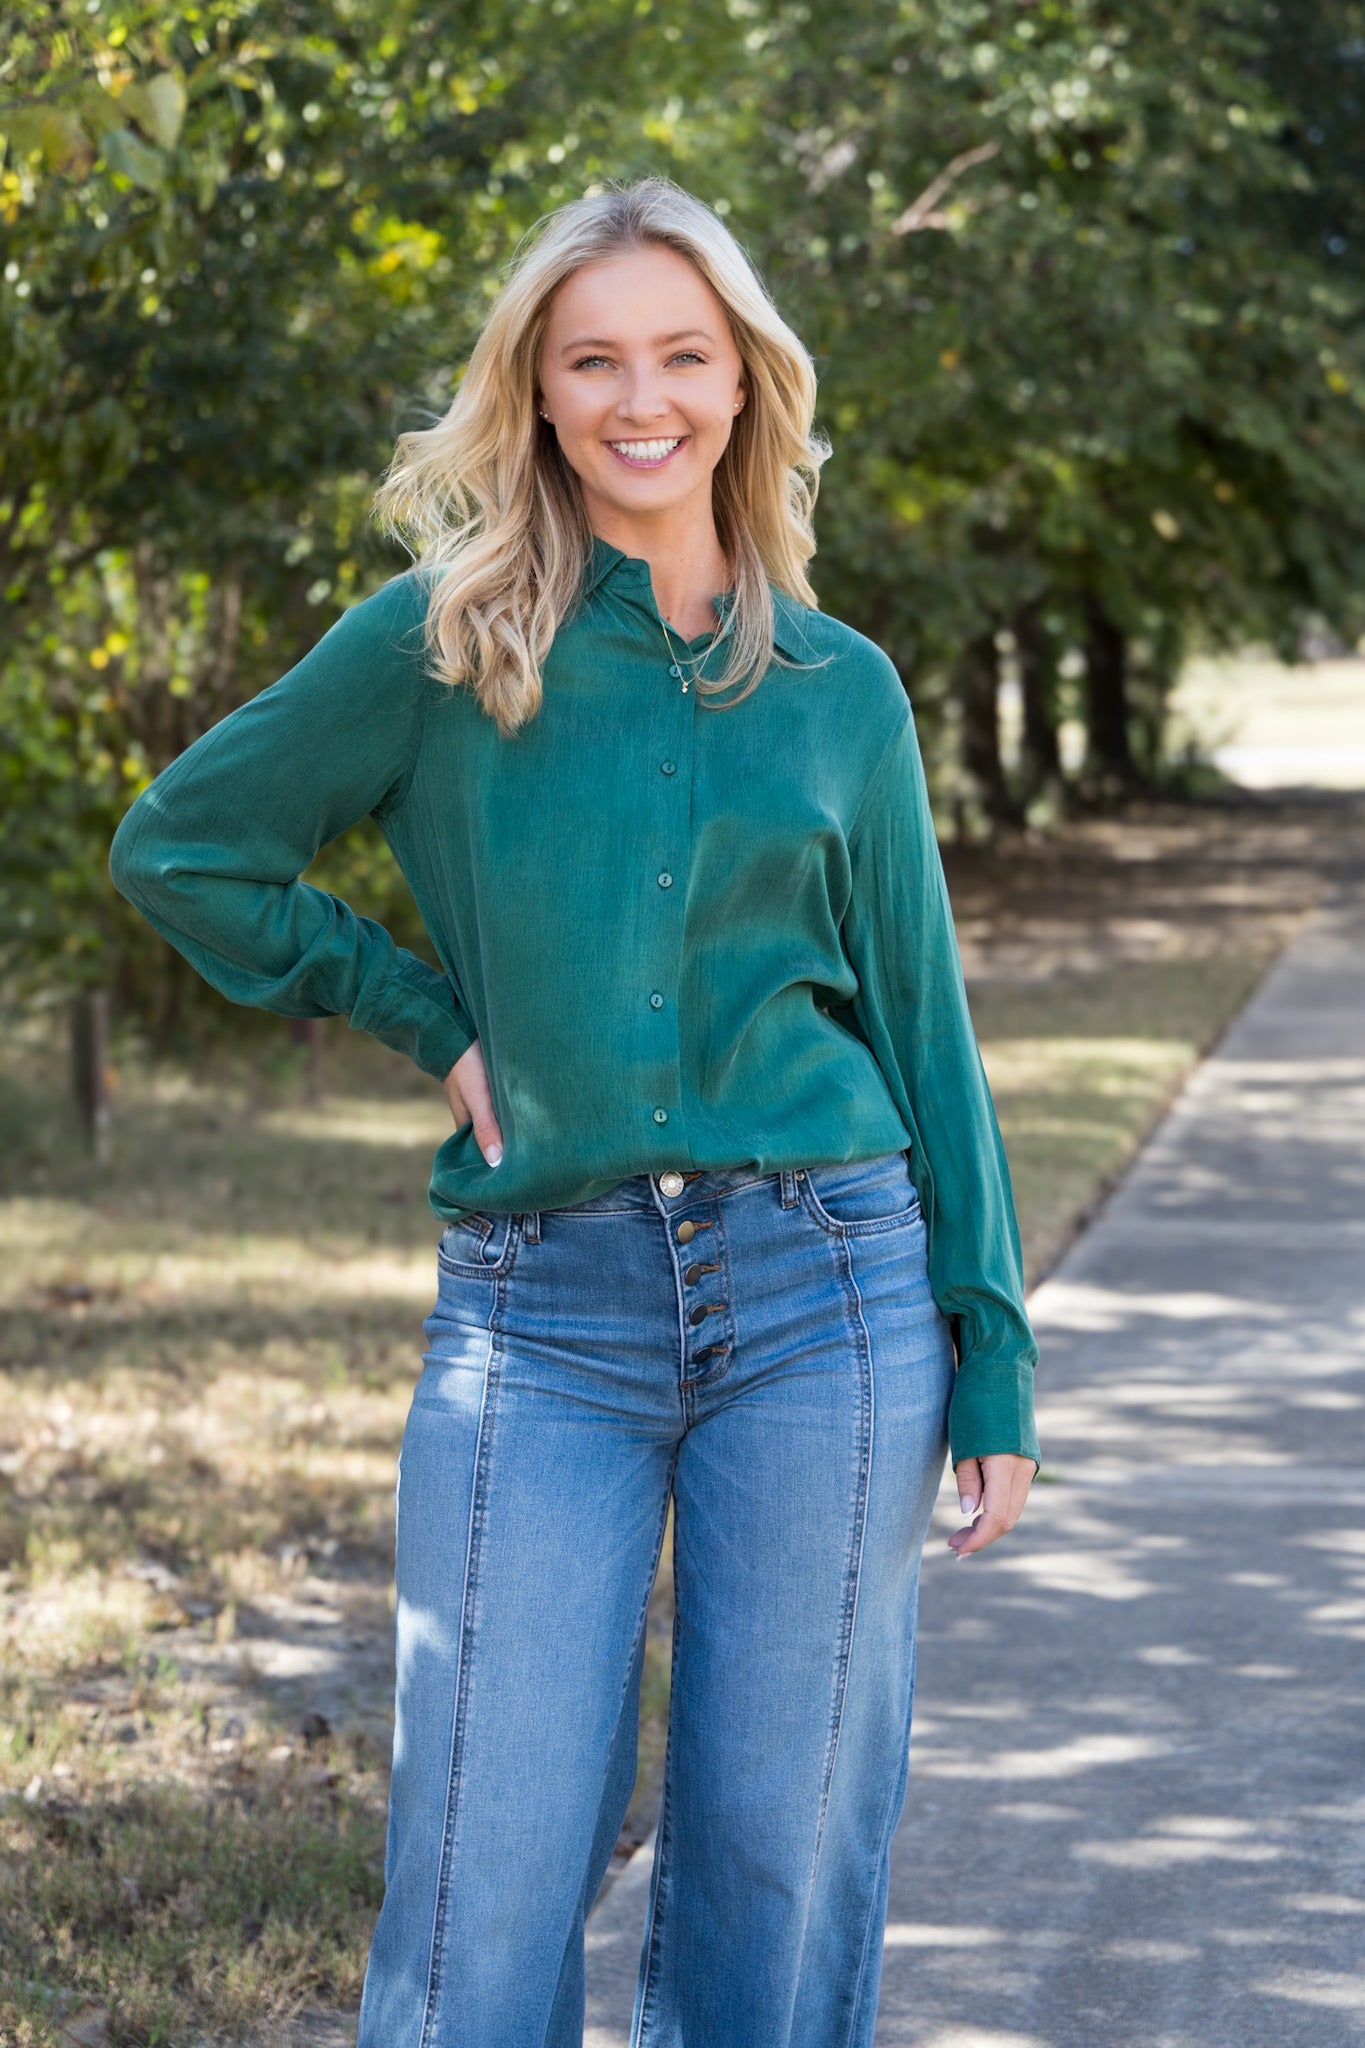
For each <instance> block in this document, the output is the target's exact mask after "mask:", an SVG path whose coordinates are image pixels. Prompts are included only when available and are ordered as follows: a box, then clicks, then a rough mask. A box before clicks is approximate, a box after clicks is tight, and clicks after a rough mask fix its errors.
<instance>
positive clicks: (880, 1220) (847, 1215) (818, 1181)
mask: <svg viewBox="0 0 1365 2048" xmlns="http://www.w3.org/2000/svg"><path fill="white" fill-rule="evenodd" d="M797 1185H798V1186H799V1187H800V1188H801V1189H802V1200H803V1202H804V1203H805V1205H806V1207H807V1209H808V1210H809V1211H810V1213H811V1215H813V1216H814V1218H815V1220H816V1222H817V1223H819V1224H820V1225H821V1226H822V1227H823V1228H824V1229H826V1230H834V1231H838V1232H839V1233H840V1234H841V1235H842V1236H845V1237H856V1236H868V1235H870V1234H871V1233H872V1232H874V1231H879V1230H894V1229H896V1228H898V1227H901V1226H905V1225H909V1224H914V1223H919V1222H920V1221H921V1220H922V1218H921V1210H920V1203H919V1194H918V1192H917V1190H916V1188H915V1183H914V1181H913V1180H912V1179H911V1178H910V1162H909V1159H908V1158H907V1156H906V1154H905V1153H904V1152H891V1153H884V1154H883V1155H882V1156H881V1157H880V1158H877V1159H855V1160H851V1161H848V1162H847V1163H845V1164H843V1165H838V1166H808V1167H807V1168H806V1169H805V1171H804V1172H803V1174H802V1176H801V1179H800V1181H799V1182H798V1183H797Z"/></svg>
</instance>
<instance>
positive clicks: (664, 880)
mask: <svg viewBox="0 0 1365 2048" xmlns="http://www.w3.org/2000/svg"><path fill="white" fill-rule="evenodd" d="M659 887H660V888H661V889H671V888H672V887H673V877H672V875H670V874H669V872H668V869H667V868H665V869H664V870H663V872H662V874H661V875H660V876H659Z"/></svg>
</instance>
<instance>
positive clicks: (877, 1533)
mask: <svg viewBox="0 0 1365 2048" xmlns="http://www.w3.org/2000/svg"><path fill="white" fill-rule="evenodd" d="M814 406H815V382H814V376H813V372H812V368H811V363H810V359H809V357H808V355H807V353H806V351H805V350H804V348H803V347H802V345H801V343H800V342H799V340H798V339H797V337H796V336H795V334H793V332H792V331H791V329H790V328H789V327H788V326H787V325H786V323H785V322H784V321H783V320H782V318H781V317H780V316H779V314H778V312H777V311H776V309H775V307H774V305H773V303H772V301H771V299H770V297H769V296H768V294H767V292H766V290H765V289H764V287H763V285H762V284H761V282H760V281H759V279H758V277H757V276H756V275H755V273H754V270H753V269H752V267H751V266H750V264H749V262H748V260H747V259H746V257H745V255H744V254H743V252H742V251H741V249H740V247H739V245H738V244H737V243H736V241H735V240H734V238H733V237H732V235H731V234H730V233H729V232H728V230H727V229H726V227H725V226H724V224H723V223H722V222H721V221H720V220H719V219H718V218H717V217H716V215H715V214H714V213H713V212H712V211H711V210H710V209H709V208H707V207H706V206H704V205H703V204H701V203H700V202H699V201H698V200H696V199H694V198H692V197H690V196H689V195H688V194H687V193H685V192H683V191H682V190H680V189H679V188H678V187H677V186H676V185H674V184H671V183H670V182H668V181H667V180H664V179H658V178H648V179H644V180H643V181H641V182H639V183H636V184H633V185H628V186H620V187H614V188H609V189H607V190H605V191H602V192H597V193H593V194H591V195H589V196H587V197H585V198H583V199H580V200H577V201H575V202H574V203H573V204H571V205H567V206H565V207H563V208H562V209H560V210H559V211H558V212H556V213H555V214H553V215H551V216H550V217H549V218H548V219H547V220H545V221H544V222H542V223H541V224H540V228H539V231H538V232H536V233H535V234H534V235H533V236H532V237H531V238H529V239H528V242H527V244H526V245H525V246H524V247H523V249H522V250H521V251H520V252H519V255H518V258H517V260H516V261H515V262H514V264H513V265H512V267H511V270H510V274H509V275H508V277H507V278H506V280H505V282H504V283H503V286H502V289H501V292H500V295H499V296H498V298H497V300H496V301H495V303H494V305H493V307H492V309H491V311H490V313H489V316H488V320H487V323H486V325H485V327H484V330H483V332H482V334H481V336H480V339H479V341H478V345H477V346H476V348H475V349H474V352H473V354H472V356H471V358H470V361H469V363H468V366H467V369H466V372H465V375H464V378H463V380H462V382H461V384H460V386H459V390H458V393H457V395H456V397H455V399H454V402H453V403H452V405H451V407H450V409H449V411H448V413H447V414H446V416H445V417H444V419H442V420H441V421H440V422H439V424H437V425H435V426H433V427H431V428H430V429H428V430H426V431H423V432H418V433H412V434H407V435H404V436H403V438H402V439H401V441H400V442H399V446H398V450H397V454H396V458H395V461H394V463H393V464H392V466H391V468H390V470H389V473H388V475H387V477H386V479H385V481H384V483H383V485H382V488H381V490H380V492H379V497H378V501H377V502H378V507H379V510H380V512H381V513H382V515H383V516H384V517H385V519H386V520H387V521H388V522H389V523H390V524H391V525H392V526H393V527H394V528H395V530H397V531H399V532H401V533H402V534H403V535H404V536H405V537H406V538H407V539H408V542H409V545H410V551H411V552H412V554H413V557H414V561H413V566H412V567H411V568H410V569H409V570H407V571H406V572H405V573H404V574H402V575H399V576H396V577H395V578H394V579H393V580H392V581H390V582H389V583H387V584H386V585H385V586H384V587H383V588H382V589H380V590H379V591H378V592H377V593H376V594H375V595H374V596H372V597H370V598H368V599H366V600H365V601H364V602H362V603H360V604H357V605H355V606H354V607H353V608H352V609H351V610H350V611H348V612H347V613H346V614H345V615H344V616H343V617H342V618H341V619H340V620H338V622H337V623H336V624H335V625H334V626H333V627H332V628H331V630H330V631H329V632H328V633H326V634H325V635H324V636H323V638H322V639H321V641H320V642H319V643H318V645H317V646H316V647H315V648H314V649H313V650H312V651H311V652H310V653H309V654H307V655H306V656H305V657H304V659H303V660H302V661H300V662H299V663H298V664H297V666H295V667H294V668H292V669H291V670H290V671H289V672H288V673H287V674H286V675H284V676H283V677H281V679H280V680H279V681H278V682H276V683H275V684H274V685H273V686H272V687H270V688H269V689H267V690H266V691H264V692H263V693H262V694H261V695H260V696H258V697H257V698H256V699H255V700H254V701H253V702H251V703H249V704H247V705H245V706H243V707H242V708H241V709H239V710H237V711H235V712H233V713H232V714H231V715H230V716H229V717H227V718H225V719H224V720H223V721H222V722H221V723H220V724H219V725H217V726H216V727H215V728H214V729H213V730H212V731H211V732H210V733H208V734H207V735H206V736H205V737H204V738H203V739H201V740H200V741H199V742H198V743H197V744H196V745H195V746H193V747H191V748H190V749H189V751H188V752H187V753H186V754H184V755H182V756H181V757H180V759H179V760H177V761H176V762H174V763H173V764H172V765H171V766H170V767H169V768H168V769H166V770H165V771H164V773H163V774H161V775H160V776H159V777H158V778H157V779H156V781H155V782H154V783H153V784H152V785H151V786H150V788H149V789H148V790H147V791H146V792H145V793H144V794H143V795H142V797H141V798H140V799H139V800H138V802H137V803H136V804H135V805H134V806H133V809H132V810H131V812H130V813H129V815H128V817H127V819H126V820H125V821H124V823H123V824H122V825H121V826H120V828H119V831H118V834H117V836H116V838H115V841H114V845H113V850H112V856H111V866H112V872H113V875H114V879H115V881H116V882H117V884H118V886H119V887H120V889H122V890H123V891H124V893H125V894H126V895H128V896H129V897H130V898H131V899H132V900H133V901H134V902H135V903H136V904H138V905H139V907H140V908H141V909H142V911H143V912H144V913H145V914H146V916H147V917H148V918H149V919H150V920H151V922H152V923H153V924H154V925H156V927H157V928H158V929H159V930H160V931H161V932H163V933H164V934H165V936H166V937H167V938H168V939H170V941H171V942H172V943H173V944H174V945H176V946H177V947H179V948H180V950H181V951H182V952H183V953H184V954H185V955H186V956H187V957H188V958H189V959H190V960H191V961H192V962H193V964H194V965H195V967H196V968H197V969H198V970H199V971H200V973H202V974H203V975H205V976H206V977H207V978H208V979H209V980H210V981H211V982H213V983H214V984H215V985H216V986H217V987H218V988H220V989H221V990H223V991H224V992H225V993H226V994H227V995H228V996H230V997H232V998H233V999H234V1000H236V1001H238V1002H245V1003H254V1004H259V1005H262V1006H264V1007H265V1008H268V1009H273V1010H278V1011H282V1012H284V1013H285V1014H288V1015H294V1016H299V1015H302V1016H320V1015H322V1016H330V1015H337V1016H347V1017H349V1019H350V1021H351V1023H352V1025H354V1026H356V1027H358V1028H360V1029H363V1030H367V1031H370V1032H372V1033H373V1034H374V1035H375V1036H376V1037H377V1038H380V1039H382V1040H383V1041H384V1043H385V1044H387V1045H390V1046H393V1047H394V1048H395V1049H396V1050H398V1051H400V1052H402V1053H405V1054H407V1055H408V1056H409V1057H410V1058H412V1059H413V1060H415V1061H416V1062H417V1063H418V1064H419V1065H420V1066H421V1067H422V1068H423V1069H424V1070H425V1071H426V1072H427V1073H429V1074H430V1075H432V1076H433V1078H434V1079H436V1080H438V1081H440V1082H441V1083H442V1084H443V1086H444V1090H445V1094H446V1097H447V1099H448V1101H449V1104H450V1108H451V1111H452V1114H453V1117H454V1124H455V1128H454V1130H453V1132H452V1134H451V1135H450V1137H449V1138H447V1140H446V1141H445V1143H444V1144H443V1145H442V1146H441V1147H440V1149H439V1151H438V1153H437V1155H436V1161H435V1168H434V1172H433V1176H432V1181H431V1188H430V1201H431V1206H432V1208H433V1210H434V1212H435V1214H436V1216H437V1217H438V1218H440V1219H441V1221H442V1222H443V1224H444V1226H445V1228H444V1230H443V1232H442V1235H441V1238H440V1242H439V1246H438V1248H437V1254H436V1258H437V1269H438V1293H437V1300H436V1303H435V1306H434V1307H433V1309H432V1312H431V1315H430V1316H429V1317H428V1319H427V1321H426V1323H425V1325H424V1329H425V1334H426V1337H427V1344H428V1348H427V1350H426V1351H425V1354H424V1370H423V1371H422V1373H421V1376H420V1378H419V1380H418V1382H417V1386H416V1389H415V1392H414V1396H413V1402H412V1407H411V1412H410V1415H409V1418H408V1422H407V1427H406V1430H405V1434H404V1437H403V1444H402V1451H401V1457H400V1463H399V1473H400V1482H399V1501H398V1531H397V1587H398V1621H397V1653H398V1677H397V1711H396V1729H395V1738H394V1759H393V1786H392V1795H391V1803H390V1812H389V1832H388V1846H387V1855H386V1896H385V1900H384V1906H383V1910H382V1913H381V1915H380V1919H379V1924H378V1928H377V1930H376V1933H375V1937H374V1943H373V1947H372V1950H371V1954H370V1960H369V1968H368V1972H367V1976H366V1983H365V1994H364V2003H363V2008H362V2014H361V2024H360V2048H569V2044H577V2043H580V2042H581V2039H582V2029H583V2010H584V1961H583V1948H584V1944H583V1928H584V1919H585V1916H586V1915H587V1913H588V1912H589V1910H590V1909H591V1906H592V1904H593V1901H594V1898H595V1896H596V1894H597V1891H598V1887H599V1885H600V1883H601V1880H602V1877H603V1875H604V1872H605V1870H606V1868H607V1864H608V1860H609V1858H610V1855H611V1851H612V1847H613V1845H614V1843H615V1841H616V1838H617V1833H618V1829H619V1827H620V1824H621V1821H622V1818H623V1816H624V1813H625V1810H626V1806H627V1803H628V1800H629V1798H630V1795H631V1791H632V1787H633V1783H634V1778H635V1765H636V1756H635V1735H636V1716H637V1708H638V1694H639V1682H640V1672H641V1662H642V1655H643V1647H644V1623H645V1608H646V1602H647V1599H648V1596H649V1591H650V1586H651V1584H652V1581H653V1579H654V1575H655V1569H656V1566H657V1563H658V1558H659V1549H660V1544H661V1541H662V1538H663V1533H664V1527H665V1517H666V1513H667V1509H668V1505H669V1501H670V1499H671V1500H672V1501H673V1503H674V1512H675V1529H674V1573H675V1579H676V1587H677V1623H676V1629H675V1634H674V1644H673V1678H672V1698H671V1706H670V1719H669V1733H668V1751H667V1763H666V1783H665V1788H664V1795H663V1807H662V1814H661V1818H660V1823H659V1829H658V1837H657V1847H656V1851H655V1857H654V1872H653V1881H652V1887H651V1891H650V1895H649V1904H648V1912H647V1919H646V1924H645V1926H644V1929H643V1954H642V1958H641V1966H640V1976H639V1984H638V1991H637V1996H636V2007H635V2021H634V2027H633V2031H632V2037H631V2038H632V2043H633V2044H634V2048H797V2044H800V2048H868V2044H870V2043H871V2041H872V2037H873V2027H874V2022H875V2016H876V2007H877V1996H878V1986H879V1981H880V1973H881V1955H882V1940H883V1932H884V1923H885V1915H886V1892H887V1870H888V1851H889V1845H890V1841H891V1835H892V1831H893V1829H894V1828H895V1825H896V1821H897V1817H898V1815H899V1814H900V1812H901V1809H902V1805H903V1802H904V1797H905V1789H906V1774H907V1764H908V1745H909V1737H910V1714H911V1700H912V1694H913V1685H914V1669H915V1623H916V1610H917V1598H918V1584H919V1567H920V1557H921V1550H922V1546H923V1543H924V1541H925V1538H926V1534H927V1530H928V1526H929V1520H930V1513H931V1509H932V1506H933V1502H934V1498H935V1494H936V1492H937V1489H938V1486H939V1481H940V1478H941V1475H942V1471H943V1466H944V1461H945V1457H946V1456H948V1455H949V1454H951V1458H952V1462H953V1465H954V1466H955V1468H956V1477H957V1485H958V1489H959V1494H960V1497H961V1504H962V1508H963V1512H964V1514H970V1515H972V1516H973V1520H972V1521H971V1523H970V1526H967V1527H963V1528H961V1529H959V1530H955V1531H954V1532H953V1533H952V1534H950V1535H949V1536H948V1538H947V1542H948V1544H949V1546H950V1548H951V1549H953V1550H954V1551H955V1552H956V1553H957V1555H958V1556H959V1557H968V1556H971V1555H973V1554H975V1553H976V1552H977V1551H979V1550H981V1549H982V1548H983V1547H984V1546H985V1545H986V1544H988V1543H991V1542H993V1541H995V1540H996V1539H998V1538H999V1537H1000V1536H1001V1535H1003V1534H1004V1533H1005V1532H1006V1531H1007V1530H1008V1529H1010V1528H1011V1527H1012V1526H1013V1525H1014V1523H1015V1521H1016V1520H1017V1518H1018V1516H1019V1513H1020V1511H1021V1509H1022V1507H1023V1505H1024V1501H1025V1497H1026V1495H1027V1492H1028V1489H1029V1485H1030V1482H1031V1481H1032V1479H1033V1477H1034V1473H1035V1470H1036V1467H1037V1463H1038V1455H1039V1454H1038V1446H1037V1441H1036V1436H1035V1431H1034V1422H1033V1408H1032V1381H1033V1366H1034V1361H1035V1350H1034V1344H1033V1339H1032V1336H1031V1334H1030V1330H1029V1326H1028V1322H1027V1319H1026V1316H1025V1312H1024V1308H1023V1303H1022V1289H1021V1279H1020V1258H1019V1240H1018V1232H1017V1228H1016V1223H1015V1216H1014V1210H1013V1205H1012V1199H1011V1193H1010V1184H1009V1176H1008V1171H1007V1167H1006V1162H1005V1158H1004V1155H1003V1151H1002V1147H1001V1142H1000V1136H999V1131H998V1128H997V1125H996V1121H995V1116H994V1112H993V1109H992V1106H991V1101H990V1097H989V1094H988V1092H987V1087H986V1082H985V1079H984V1076H983V1073H982V1068H981V1062H980V1057H979V1054H978V1051H977V1046H976V1041H975V1038H974V1036H973V1032H972V1027H971V1022H970V1019H969V1016H968V1011H967V1004H966V1000H965V997H964V993H963V984H962V976H961V969H960V966H959V961H958V956H957V952H956V948H955V944H954V938H953V927H952V922H951V918H950V915H949V907H948V900H947V896H946V893H945V889H944V882H943V874H942V869H941V866H940V863H939V858H938V853H937V848H936V845H935V841H934V835H933V830H932V825H931V820H930V814H929V808H928V803H927V800H926V795H925V785H924V776H923V771H922V767H921V762H920V756H919V752H918V749H917V745H916V739H915V728H914V724H913V721H912V718H911V715H910V709H909V705H908V703H907V699H906V695H905V691H904V689H903V687H902V685H901V683H900V680H899V678H898V676H897V674H896V671H895V669H894V668H893V667H892V664H891V662H890V661H889V660H888V658H887V657H886V655H885V654H883V653H882V652H881V651H880V650H879V649H878V648H877V647H875V646H874V645H872V644H871V643H870V642H869V641H868V640H866V639H864V638H863V637H862V636H861V635H860V634H858V633H857V632H855V631H854V630H853V629H852V628H851V627H849V626H846V625H842V624H840V623H839V621H838V620H836V619H832V618H830V617H828V616H826V615H825V614H824V613H822V612H820V611H819V610H818V609H817V608H816V602H815V596H814V592H813V591H812V589H811V586H810V584H809V582H808V581H807V578H806V564H807V562H808V561H809V559H810V556H811V555H812V553H813V551H814V538H813V533H812V527H811V512H812V506H813V502H814V498H815V490H816V481H817V477H818V472H819V465H820V462H821V460H822V458H823V456H824V455H825V454H826V453H827V452H828V451H827V449H826V447H825V446H824V444H822V443H821V442H820V441H819V440H818V439H817V438H816V437H815V436H814V434H813V429H812V422H813V417H814ZM367 814H368V815H371V816H373V817H374V818H375V819H376V820H377V821H378V823H379V825H380V827H381V829H382V830H383V832H384V835H385V837H386V839H387V840H388V842H389V844H390V846H391V847H392V848H393V850H394V853H395V855H396V857H397V859H398V861H399V862H400V864H401V866H402V868H403V871H404V873H405V875H406V876H407V879H408V881H409V883H410V884H411V887H412V890H413V894H414V897H415V899H416V902H417V905H418V908H419V909H420V911H421V914H422V917H423V920H424V922H425V925H426V928H427V930H428V932H429V933H430V936H431V940H432V943H433V946H434V948H435V951H436V953H437V955H438V956H439V959H440V962H441V969H440V971H437V970H435V969H433V968H431V967H429V966H427V965H426V964H424V963H423V962H422V961H421V960H419V959H418V958H417V957H416V956H415V955H413V954H411V953H409V952H406V951H404V950H403V949H402V948H401V947H398V946H396V945H395V944H394V942H393V941H392V939H391V938H390V937H389V935H388V933H387V932H386V931H385V930H384V929H383V928H382V926H380V925H378V924H376V923H374V922H373V921H371V920H370V919H368V918H364V917H360V916H357V915H356V914H355V913H354V912H353V911H352V910H351V909H350V908H349V907H348V906H347V905H346V904H345V903H343V902H341V901H339V900H338V899H336V898H334V897H331V896H328V895H326V894H324V893H322V892H321V891H319V890H317V889H314V888H312V887H310V886H309V885H307V884H305V883H304V882H302V881H301V880H300V879H299V877H300V874H301V872H302V870H303V869H304V868H305V867H306V866H307V864H308V862H309V861H310V860H311V858H312V857H313V855H314V853H315V852H316V851H317V849H318V848H319V847H320V846H321V845H323V844H324V842H326V841H327V840H329V839H331V838H332V837H333V836H334V835H335V834H337V833H339V832H341V831H343V830H344V829H345V828H346V827H347V826H349V825H351V824H352V823H354V822H355V820H357V819H359V818H362V817H364V816H366V815H367Z"/></svg>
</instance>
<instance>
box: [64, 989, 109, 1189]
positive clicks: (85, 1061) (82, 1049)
mask: <svg viewBox="0 0 1365 2048" xmlns="http://www.w3.org/2000/svg"><path fill="white" fill-rule="evenodd" d="M71 1092H72V1094H73V1095H74V1096H75V1098H76V1107H77V1109H78V1110H79V1111H80V1118H81V1124H82V1126H83V1128H84V1130H85V1135H86V1140H87V1142H88V1144H89V1146H90V1150H91V1152H92V1154H93V1155H94V1158H95V1161H96V1163H97V1164H98V1165H100V1166H103V1165H106V1164H107V1163H108V1159H109V991H108V989H104V988H83V989H78V990H77V992H76V994H75V995H74V996H73V998H72V1001H71Z"/></svg>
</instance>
